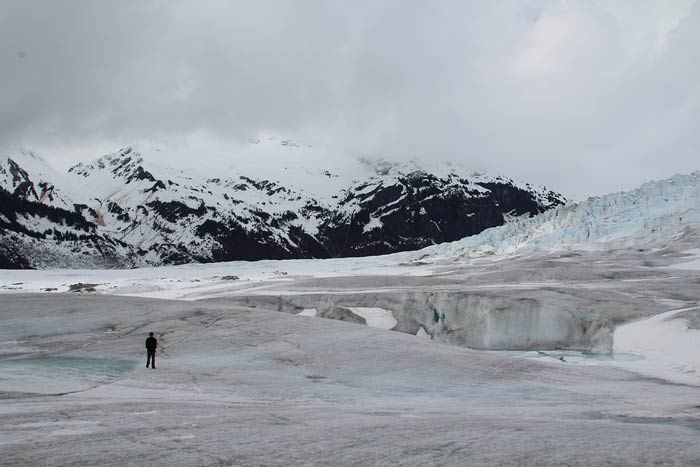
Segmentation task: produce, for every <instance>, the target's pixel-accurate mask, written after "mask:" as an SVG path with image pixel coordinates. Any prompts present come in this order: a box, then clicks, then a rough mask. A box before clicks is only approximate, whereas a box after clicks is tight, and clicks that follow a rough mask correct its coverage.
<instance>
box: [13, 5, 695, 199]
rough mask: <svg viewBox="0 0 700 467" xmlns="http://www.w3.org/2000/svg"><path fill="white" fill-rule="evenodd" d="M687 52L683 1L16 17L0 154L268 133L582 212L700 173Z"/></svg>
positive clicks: (61, 154) (86, 10)
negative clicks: (499, 185) (445, 170)
mask: <svg viewBox="0 0 700 467" xmlns="http://www.w3.org/2000/svg"><path fill="white" fill-rule="evenodd" d="M660 4H662V5H661V6H660ZM661 13H663V15H662V14H661ZM669 24H670V25H671V26H668V25H669ZM698 50H700V5H699V4H698V2H693V1H692V0H674V1H669V2H661V1H660V0H659V1H654V0H646V1H639V2H623V1H619V2H616V3H611V2H603V1H594V0H590V1H586V2H564V1H558V0H551V1H545V0H528V1H505V0H495V1H489V2H482V1H450V0H443V1H439V2H426V1H398V0H388V1H382V2H375V1H352V2H351V1H339V0H328V1H325V0H294V1H292V0H286V1H285V0H278V1H270V2H260V1H242V0H240V1H235V2H229V1H217V0H208V1H204V2H190V1H177V0H175V1H120V2H117V1H100V2H95V1H90V0H84V1H78V0H66V1H62V2H53V1H48V0H47V1H33V0H22V1H20V0H16V1H15V0H7V1H4V2H2V3H0V64H1V67H2V73H0V102H2V106H1V107H0V144H1V145H26V146H30V147H35V146H36V147H40V148H46V149H45V155H46V156H47V158H49V159H50V160H55V162H57V163H58V164H60V162H61V160H62V159H67V158H70V157H71V154H67V152H69V151H68V150H67V149H66V148H71V150H72V151H75V150H78V149H80V148H82V150H80V151H79V152H81V153H88V152H89V151H90V150H91V148H104V147H108V146H110V145H112V144H113V145H126V144H130V143H131V142H133V141H137V140H149V139H152V140H161V141H166V140H169V139H174V138H180V137H182V136H183V135H187V134H192V133H197V132H201V131H205V132H206V133H207V134H208V135H210V136H211V138H213V139H216V140H217V144H224V145H225V144H226V142H227V141H231V142H233V141H237V140H243V139H246V138H248V137H250V136H251V135H255V134H256V133H259V132H267V133H273V134H279V135H282V136H291V137H298V138H299V139H303V140H308V141H323V142H325V143H327V144H329V145H332V146H335V147H337V148H338V152H337V153H338V154H339V156H338V157H343V156H344V157H349V156H355V155H362V156H370V157H371V156H383V157H387V158H411V157H414V156H423V157H431V158H443V159H446V160H460V161H462V162H464V164H466V165H468V166H474V167H475V168H485V169H487V170H490V171H494V172H503V173H505V174H507V175H510V176H514V177H520V178H523V179H526V180H529V181H533V182H537V183H544V184H547V185H549V186H551V187H552V188H554V189H558V190H560V191H562V192H564V193H566V194H568V195H573V196H575V197H583V196H585V195H588V194H598V193H602V192H606V191H614V190H617V189H622V188H630V187H632V186H634V185H636V184H638V183H640V182H642V181H645V180H647V179H650V178H658V177H664V176H667V175H671V173H672V172H674V171H684V172H688V171H691V170H694V169H697V168H698V164H697V162H696V160H697V159H698V151H699V149H700V136H698V132H697V131H696V129H695V124H694V122H696V121H697V119H698V117H699V116H700V87H699V85H698V83H700V60H698V58H700V57H698V52H697V51H698ZM76 148H78V149H76ZM113 149H116V147H115V148H113ZM203 150H205V149H203ZM98 155H99V154H94V156H98Z"/></svg>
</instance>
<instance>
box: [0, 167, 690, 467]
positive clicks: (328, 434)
mask: <svg viewBox="0 0 700 467" xmlns="http://www.w3.org/2000/svg"><path fill="white" fill-rule="evenodd" d="M699 209H700V173H698V172H696V173H693V174H688V175H677V176H674V177H671V178H668V179H665V180H661V181H655V182H649V183H647V184H645V185H643V186H641V187H640V188H638V189H636V190H633V191H630V192H626V193H615V194H610V195H606V196H602V197H596V198H590V199H588V200H585V201H582V202H580V203H569V204H567V205H564V206H561V207H558V208H555V209H553V210H550V211H547V212H544V213H542V214H539V215H538V216H536V217H533V218H527V219H525V218H514V219H512V220H511V221H510V222H509V223H507V224H505V225H503V226H501V227H495V228H492V229H488V230H485V231H484V232H482V233H481V234H479V235H476V236H473V237H469V238H465V239H462V240H458V241H456V242H452V243H446V244H442V245H436V246H431V247H428V248H425V249H422V250H418V251H411V252H402V253H396V254H391V255H384V256H372V257H356V258H336V259H317V260H285V261H255V262H247V261H234V262H223V263H212V264H189V265H173V266H165V267H149V268H137V269H120V270H114V269H96V270H95V269H44V270H34V271H30V270H21V271H9V270H0V397H1V398H2V399H3V404H2V405H0V417H2V419H3V424H2V426H0V446H2V449H3V457H2V459H0V465H8V466H10V465H13V466H15V465H57V466H58V465H128V464H135V463H137V462H144V461H147V462H149V463H151V464H155V465H164V466H165V465H168V466H178V465H183V466H185V465H188V466H189V465H271V466H275V465H279V466H283V465H284V466H287V465H409V466H410V465H415V466H419V465H469V464H474V465H552V466H555V465H557V466H558V465H581V466H583V465H696V464H700V448H699V447H698V444H697V442H696V441H695V440H696V438H697V433H698V430H700V409H699V408H698V398H697V394H698V387H700V362H698V360H697V355H698V352H697V349H698V345H700V341H699V339H700V332H699V331H698V329H700V308H699V306H700V287H698V285H700V268H699V267H698V264H699V262H700V243H698V242H699V240H698V238H699V237H698V233H699V232H698V229H699V227H700V213H699ZM323 318H328V319H323ZM149 331H155V332H156V335H157V337H158V338H159V341H160V343H161V345H162V349H161V352H160V353H159V355H158V358H159V369H158V370H155V371H154V370H146V369H145V368H143V365H144V362H143V361H142V360H143V359H144V358H145V355H144V353H145V352H143V340H144V339H145V337H146V335H147V332H149ZM66 442H69V443H71V449H66V448H65V445H66V444H65V443H66Z"/></svg>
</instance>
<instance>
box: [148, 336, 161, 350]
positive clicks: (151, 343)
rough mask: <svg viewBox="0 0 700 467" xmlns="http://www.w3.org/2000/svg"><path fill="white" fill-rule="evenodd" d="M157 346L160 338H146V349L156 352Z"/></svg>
mask: <svg viewBox="0 0 700 467" xmlns="http://www.w3.org/2000/svg"><path fill="white" fill-rule="evenodd" d="M156 347H158V340H157V339H156V338H155V337H149V338H148V339H146V349H147V350H148V351H149V352H155V351H156Z"/></svg>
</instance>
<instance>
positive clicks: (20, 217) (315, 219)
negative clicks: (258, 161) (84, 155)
mask: <svg viewBox="0 0 700 467" xmlns="http://www.w3.org/2000/svg"><path fill="white" fill-rule="evenodd" d="M285 142H286V143H287V144H283V143H285ZM280 144H281V145H282V146H284V147H285V150H301V149H303V148H302V147H301V146H299V145H290V144H289V142H288V141H282V143H280ZM356 165H357V167H355V168H354V169H355V170H354V171H353V172H352V177H350V176H349V175H348V174H347V173H337V172H336V171H335V170H330V169H326V168H319V167H318V166H315V167H311V168H309V167H308V166H306V167H303V164H297V165H294V166H293V165H290V164H285V166H279V167H278V169H276V170H267V171H265V172H264V173H263V174H264V175H266V176H265V177H263V176H261V171H260V170H257V171H256V170H252V169H250V170H248V168H246V167H245V166H243V167H242V168H241V167H230V168H228V169H227V170H219V171H218V175H217V176H215V177H212V176H206V175H199V174H197V173H196V171H187V172H184V171H182V170H176V169H173V168H169V167H162V166H159V165H157V164H154V163H152V162H150V161H148V160H147V159H146V158H144V157H143V156H142V155H141V154H140V153H139V152H138V151H136V150H135V149H133V148H124V149H122V150H120V151H118V152H115V153H113V154H109V155H106V156H103V157H101V158H99V159H97V160H95V161H92V162H89V163H81V164H78V165H75V166H74V167H71V168H70V169H69V171H68V173H67V174H60V173H58V172H56V171H55V170H53V169H52V168H51V167H50V166H49V165H48V164H47V163H46V162H45V161H44V160H42V159H41V158H39V157H38V156H36V155H34V154H32V153H31V152H26V151H25V152H18V153H17V154H12V155H10V156H8V157H5V158H3V160H2V162H0V182H1V185H0V188H2V196H3V197H4V201H3V212H2V214H3V217H2V218H0V234H1V235H2V237H3V239H4V241H3V244H4V245H5V246H4V247H3V250H2V253H1V254H2V265H3V267H47V266H74V265H80V266H89V265H90V263H91V262H93V264H94V265H96V266H97V265H99V266H105V265H109V264H111V265H113V266H118V267H123V266H136V265H161V264H179V263H187V262H211V261H228V260H241V259H242V260H258V259H288V258H328V257H343V256H364V255H376V254H385V253H393V252H397V251H405V250H415V249H419V248H423V247H426V246H429V245H433V244H437V243H440V242H448V241H454V240H457V239H460V238H463V237H466V236H470V235H474V234H476V233H479V232H481V231H483V230H485V229H487V228H490V227H494V226H499V225H502V224H504V223H505V222H507V221H511V220H513V219H517V218H520V217H523V216H524V217H529V216H532V215H536V214H539V213H541V212H544V211H546V210H548V209H550V208H552V207H555V206H557V205H560V204H563V202H564V198H563V197H562V196H561V195H559V194H557V193H554V192H552V191H549V190H546V189H544V188H541V187H533V186H530V185H529V184H518V183H516V182H514V181H512V180H510V179H507V178H504V177H488V176H484V175H480V174H472V175H466V174H464V173H461V172H460V171H459V170H458V169H457V168H454V167H450V166H440V167H437V168H433V169H431V170H430V171H428V170H426V169H423V168H422V167H420V166H419V165H417V164H415V163H401V164H395V163H387V162H368V161H362V162H358V163H357V164H356ZM358 167H359V169H358ZM88 237H89V239H88ZM66 242H68V243H66ZM82 242H87V244H89V245H91V246H90V247H86V248H82V247H81V244H82ZM76 255H77V257H78V258H83V260H81V261H78V260H77V259H76V260H75V261H74V257H76Z"/></svg>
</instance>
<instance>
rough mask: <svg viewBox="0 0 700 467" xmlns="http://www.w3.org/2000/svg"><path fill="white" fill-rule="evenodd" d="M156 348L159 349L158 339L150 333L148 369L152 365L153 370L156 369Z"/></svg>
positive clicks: (147, 358)
mask: <svg viewBox="0 0 700 467" xmlns="http://www.w3.org/2000/svg"><path fill="white" fill-rule="evenodd" d="M156 347H158V339H156V338H155V337H153V333H152V332H149V333H148V338H147V339H146V368H148V365H149V364H150V365H151V368H152V369H154V370H155V369H156Z"/></svg>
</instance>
